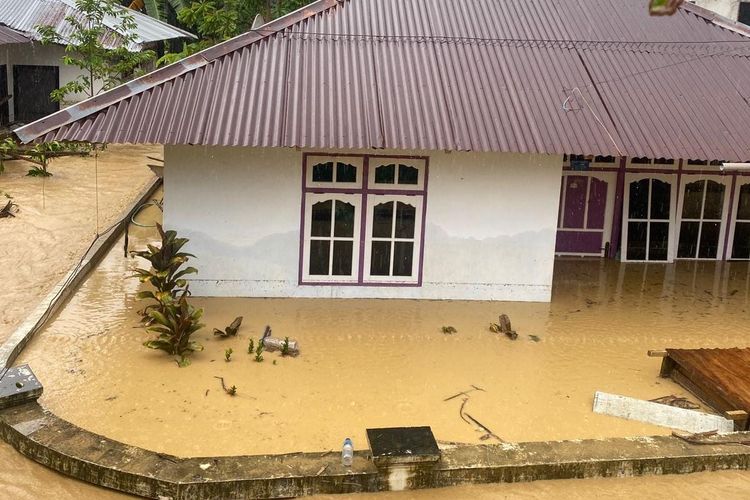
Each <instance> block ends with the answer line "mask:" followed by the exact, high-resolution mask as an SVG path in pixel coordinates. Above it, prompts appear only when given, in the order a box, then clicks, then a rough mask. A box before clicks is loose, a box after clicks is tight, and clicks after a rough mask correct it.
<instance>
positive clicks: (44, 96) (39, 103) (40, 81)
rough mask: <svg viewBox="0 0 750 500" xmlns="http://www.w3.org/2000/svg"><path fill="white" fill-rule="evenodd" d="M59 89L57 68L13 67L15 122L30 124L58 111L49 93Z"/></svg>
mask: <svg viewBox="0 0 750 500" xmlns="http://www.w3.org/2000/svg"><path fill="white" fill-rule="evenodd" d="M59 87H60V68H58V67H57V66H26V65H19V64H17V65H15V66H13V112H14V114H15V121H17V122H23V123H30V122H33V121H34V120H38V119H39V118H42V117H43V116H47V115H48V114H50V113H54V112H55V111H57V110H58V109H60V107H59V104H58V103H56V102H54V101H53V100H52V99H50V96H49V95H50V93H51V92H52V91H53V90H55V89H57V88H59Z"/></svg>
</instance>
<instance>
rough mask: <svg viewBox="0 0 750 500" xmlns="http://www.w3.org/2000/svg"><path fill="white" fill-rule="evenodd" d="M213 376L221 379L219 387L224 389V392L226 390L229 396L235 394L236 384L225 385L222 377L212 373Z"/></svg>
mask: <svg viewBox="0 0 750 500" xmlns="http://www.w3.org/2000/svg"><path fill="white" fill-rule="evenodd" d="M214 378H218V379H219V380H221V388H222V389H224V392H226V393H227V394H229V395H230V396H236V395H237V387H236V386H232V387H227V386H226V384H225V383H224V377H217V376H215V375H214ZM206 394H208V391H206Z"/></svg>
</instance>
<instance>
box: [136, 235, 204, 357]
mask: <svg viewBox="0 0 750 500" xmlns="http://www.w3.org/2000/svg"><path fill="white" fill-rule="evenodd" d="M156 228H157V230H158V231H159V235H160V236H161V246H156V245H148V246H147V247H148V248H147V250H142V251H137V252H132V253H131V255H135V256H138V257H141V258H143V259H146V260H147V261H148V262H150V263H151V268H150V269H141V268H137V269H135V271H134V272H135V275H134V276H133V277H135V278H138V279H139V280H140V282H141V283H148V284H150V285H151V286H153V287H154V290H153V291H151V290H147V291H142V292H139V293H138V294H137V298H138V299H140V300H153V301H154V302H153V303H151V304H148V305H147V306H146V307H145V308H144V309H143V310H141V311H139V312H140V314H141V317H142V322H143V323H144V324H145V325H146V329H147V330H148V331H149V332H151V333H156V334H157V335H158V337H157V338H156V339H155V340H150V341H147V342H145V343H144V345H145V346H146V347H148V348H151V349H161V350H163V351H165V352H166V353H168V354H171V355H178V356H180V357H181V362H178V364H179V365H180V366H186V365H187V364H188V363H189V362H188V361H187V359H186V356H187V355H188V354H190V353H192V352H194V351H202V350H203V346H201V345H200V344H198V343H196V342H193V341H191V340H190V336H191V335H192V334H193V333H195V332H196V331H198V330H199V329H201V328H202V327H203V326H204V325H203V324H201V323H200V319H201V317H202V315H203V310H202V309H196V308H194V307H193V306H191V305H190V304H189V303H188V301H187V297H188V295H189V294H190V292H189V289H188V285H187V280H186V279H185V276H186V275H188V274H193V273H197V272H198V270H197V269H195V268H194V267H187V268H185V269H182V266H183V265H184V264H185V263H186V262H187V261H188V260H189V258H190V257H193V255H192V254H189V253H186V252H182V251H181V249H182V247H183V246H185V244H186V243H187V242H188V239H187V238H178V237H177V233H176V232H175V231H164V228H162V227H161V225H160V224H157V225H156Z"/></svg>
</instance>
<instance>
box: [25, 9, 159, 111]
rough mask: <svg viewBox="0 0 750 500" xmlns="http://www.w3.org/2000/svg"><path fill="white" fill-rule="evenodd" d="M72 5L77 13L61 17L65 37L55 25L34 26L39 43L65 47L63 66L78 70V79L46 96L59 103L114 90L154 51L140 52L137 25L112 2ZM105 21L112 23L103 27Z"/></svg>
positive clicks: (142, 65)
mask: <svg viewBox="0 0 750 500" xmlns="http://www.w3.org/2000/svg"><path fill="white" fill-rule="evenodd" d="M75 4H76V11H77V12H78V14H77V15H70V16H67V17H66V18H65V21H66V22H67V23H68V24H69V25H70V28H71V29H70V31H67V30H66V34H65V36H63V35H62V34H60V33H58V31H57V26H55V25H40V26H37V27H36V29H37V31H38V32H39V34H40V35H41V39H42V43H43V44H59V45H64V46H65V56H63V58H62V60H63V63H64V64H65V65H66V66H75V67H78V68H80V69H81V70H82V71H81V74H80V76H78V77H77V78H75V79H74V80H71V81H70V82H68V83H66V84H65V85H63V86H62V87H60V88H59V89H57V90H54V91H53V92H52V94H51V95H50V97H51V98H52V99H53V100H55V101H59V102H65V99H66V97H67V96H69V95H74V94H83V95H85V96H86V97H93V96H95V95H97V94H99V93H100V92H104V91H106V90H109V89H111V88H114V87H116V86H117V85H119V84H121V83H124V82H126V81H128V80H130V79H132V78H133V77H134V76H137V75H138V74H139V73H141V72H142V71H141V68H142V67H144V66H145V65H146V64H147V63H149V62H151V61H153V60H154V59H156V53H155V52H154V51H152V50H140V47H139V40H138V36H137V33H136V29H137V28H138V25H137V24H136V21H135V18H134V17H133V15H132V13H130V11H129V10H128V9H125V8H122V7H120V6H119V5H118V4H117V2H115V1H114V0H75ZM105 19H107V20H114V23H111V22H110V23H109V25H107V24H105V22H104V21H105Z"/></svg>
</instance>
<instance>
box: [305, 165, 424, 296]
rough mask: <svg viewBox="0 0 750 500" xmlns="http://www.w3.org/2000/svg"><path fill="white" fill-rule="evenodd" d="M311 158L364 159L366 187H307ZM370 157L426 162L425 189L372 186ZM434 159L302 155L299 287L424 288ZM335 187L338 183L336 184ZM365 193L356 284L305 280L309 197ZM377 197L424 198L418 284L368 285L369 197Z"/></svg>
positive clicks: (361, 214)
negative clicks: (426, 235)
mask: <svg viewBox="0 0 750 500" xmlns="http://www.w3.org/2000/svg"><path fill="white" fill-rule="evenodd" d="M310 156H322V157H328V158H340V157H346V158H362V186H361V187H358V188H351V187H347V188H333V187H332V188H329V187H309V186H308V185H307V167H308V164H307V160H308V158H309V157H310ZM370 158H388V159H394V160H421V161H424V181H423V183H422V188H421V189H380V188H371V187H370ZM429 171H430V157H429V156H405V155H369V154H350V153H326V152H308V153H303V154H302V205H301V208H300V226H299V227H300V229H299V234H300V238H299V270H298V275H297V283H298V285H299V286H372V287H411V288H414V287H421V286H422V271H423V269H422V265H423V263H424V247H425V241H424V238H425V225H426V222H427V185H428V181H429ZM334 184H335V183H334ZM308 193H310V194H354V195H358V194H361V196H362V204H361V207H362V209H361V210H360V212H361V213H360V224H359V227H360V229H359V230H360V235H359V268H358V269H357V281H356V282H341V281H305V280H304V265H305V262H304V260H305V251H304V248H305V216H306V215H307V214H306V213H305V206H306V203H307V194H308ZM371 194H375V195H402V196H404V195H406V196H409V195H411V196H421V197H422V225H421V228H420V240H419V252H418V259H417V266H418V267H417V281H416V282H414V283H403V282H377V283H366V282H365V281H364V275H365V268H364V266H365V262H364V260H365V244H366V240H367V233H366V230H367V228H366V221H367V208H368V207H367V196H368V195H371Z"/></svg>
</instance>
